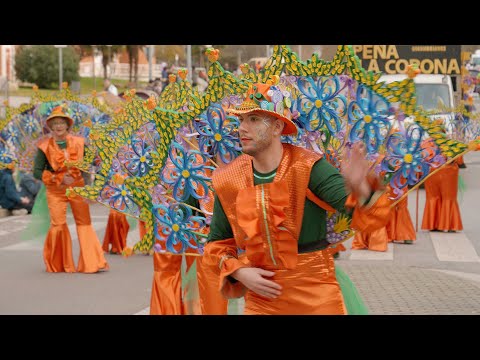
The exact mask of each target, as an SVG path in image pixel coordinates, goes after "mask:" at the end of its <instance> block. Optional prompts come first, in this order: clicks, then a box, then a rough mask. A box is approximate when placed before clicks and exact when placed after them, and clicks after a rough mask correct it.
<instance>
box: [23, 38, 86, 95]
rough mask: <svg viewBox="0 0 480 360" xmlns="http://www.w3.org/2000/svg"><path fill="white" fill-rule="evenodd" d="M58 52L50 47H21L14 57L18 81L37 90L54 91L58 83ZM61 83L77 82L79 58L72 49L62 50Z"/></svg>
mask: <svg viewBox="0 0 480 360" xmlns="http://www.w3.org/2000/svg"><path fill="white" fill-rule="evenodd" d="M58 52H59V50H58V49H57V48H55V47H54V46H52V45H33V46H23V47H21V48H20V49H19V51H18V53H17V54H16V56H15V72H16V74H17V77H18V79H19V80H20V81H24V82H29V83H33V84H36V85H37V86H38V87H39V88H44V89H55V88H58V82H59V78H58V77H59V68H58V67H59V59H58V56H59V55H58ZM62 63H63V66H62V67H63V81H65V82H68V83H71V82H72V81H75V80H79V75H78V68H79V63H80V57H79V56H78V54H77V53H76V52H75V50H74V49H73V48H72V47H70V46H69V47H66V48H64V49H62Z"/></svg>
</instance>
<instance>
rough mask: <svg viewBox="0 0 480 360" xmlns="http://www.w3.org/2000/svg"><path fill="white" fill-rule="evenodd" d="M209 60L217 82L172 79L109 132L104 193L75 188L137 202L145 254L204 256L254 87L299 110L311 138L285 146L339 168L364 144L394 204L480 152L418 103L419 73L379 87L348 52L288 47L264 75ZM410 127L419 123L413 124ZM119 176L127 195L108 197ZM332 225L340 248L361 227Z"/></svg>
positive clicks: (129, 107) (132, 106)
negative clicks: (198, 84)
mask: <svg viewBox="0 0 480 360" xmlns="http://www.w3.org/2000/svg"><path fill="white" fill-rule="evenodd" d="M207 56H208V58H209V60H210V61H211V62H212V63H211V66H210V67H209V70H208V76H209V79H210V81H209V84H208V86H207V88H206V90H205V92H204V93H202V94H199V93H198V92H197V91H196V90H194V89H192V87H191V85H190V84H189V83H188V82H186V81H185V78H186V73H185V72H183V70H182V71H181V72H180V73H179V77H180V81H177V79H176V78H173V77H172V79H171V82H170V85H169V86H168V87H167V89H166V90H165V91H164V92H163V93H162V95H161V96H160V98H159V99H158V101H155V100H154V99H149V100H146V101H140V100H136V99H134V97H133V94H130V96H129V95H128V94H127V96H126V98H127V104H126V106H125V108H124V109H122V110H121V111H120V112H118V113H117V114H116V115H115V116H114V119H113V121H112V122H111V123H110V124H109V125H107V126H106V127H105V129H104V131H103V132H101V133H99V134H98V135H97V140H96V141H95V146H98V153H99V154H100V157H101V159H102V168H101V169H100V171H99V172H98V174H97V176H96V180H95V183H94V185H93V186H91V187H88V186H87V187H85V188H82V189H75V191H76V192H77V193H78V194H80V195H82V196H85V197H88V198H90V199H95V200H97V201H100V202H103V203H107V205H109V206H117V204H122V205H121V206H122V209H121V210H120V211H130V210H128V209H133V208H132V207H130V208H129V207H127V206H126V201H123V200H117V198H115V199H114V200H113V201H110V200H109V201H107V199H106V198H102V196H103V195H101V194H106V195H108V196H110V197H112V196H116V197H118V194H119V193H120V195H121V194H122V191H123V193H124V194H126V195H127V194H128V196H129V198H128V199H129V201H130V202H131V203H134V204H135V206H136V207H135V210H134V212H133V213H132V212H130V213H131V214H133V215H135V214H139V215H138V217H139V218H141V219H142V220H144V221H145V222H146V227H147V235H145V237H144V239H142V241H141V242H140V243H138V244H136V246H135V249H136V250H138V251H141V252H147V251H150V250H151V249H152V248H153V246H154V245H155V244H156V245H155V246H156V247H157V249H161V251H169V252H173V253H182V252H193V253H201V244H202V241H203V240H202V238H203V237H204V235H202V234H203V233H204V231H203V230H202V229H203V228H202V226H203V225H204V224H208V221H209V215H210V214H211V208H212V200H211V199H212V197H213V193H212V191H211V186H210V179H211V176H210V173H211V171H212V166H213V167H215V166H217V164H216V163H215V161H219V159H220V160H221V161H222V162H229V161H231V160H232V159H233V158H235V157H236V156H238V154H239V153H240V147H239V144H238V138H237V137H236V136H237V135H236V129H237V126H238V125H237V123H236V122H235V120H234V119H233V118H230V117H228V116H226V115H225V109H226V108H228V107H233V106H235V105H238V104H239V103H240V102H241V101H242V99H243V97H244V96H245V93H246V91H247V89H248V85H249V84H250V83H252V82H257V81H259V82H264V83H270V84H273V85H276V87H275V89H274V90H273V92H275V94H273V93H272V99H273V98H275V99H273V100H274V102H275V105H274V106H277V105H278V106H287V107H289V108H290V111H291V113H292V114H293V121H294V122H295V123H296V125H297V127H298V128H299V132H298V134H297V135H296V136H295V137H292V136H288V137H284V138H283V141H286V142H290V143H294V144H296V145H299V146H304V147H307V148H310V149H312V150H313V151H316V152H319V153H322V154H324V155H325V157H326V159H327V160H328V161H330V162H331V163H332V164H333V165H334V166H336V167H337V168H340V167H341V161H342V158H346V157H348V156H349V151H350V149H351V148H352V146H353V144H355V143H357V142H362V143H364V144H365V146H366V148H367V152H368V155H367V156H368V160H369V162H370V166H371V171H372V172H376V173H378V174H381V175H384V177H385V181H386V183H387V185H388V186H389V187H390V188H391V194H392V204H393V202H394V201H398V199H399V198H400V196H404V195H405V193H406V192H407V191H408V190H407V189H411V188H412V187H414V186H417V185H418V184H419V183H420V182H422V181H423V180H424V179H425V178H426V176H427V175H428V174H431V173H432V172H433V171H436V170H437V169H439V168H440V167H441V166H442V165H443V164H444V163H446V162H448V161H451V160H452V159H453V158H454V157H456V156H460V155H461V154H463V153H465V152H466V151H468V146H467V144H466V143H464V142H462V141H458V140H455V139H452V138H449V137H448V136H447V135H446V134H445V133H443V132H442V131H441V127H440V126H439V125H438V124H436V123H434V122H432V121H431V116H430V114H428V113H426V112H425V111H424V110H423V109H422V108H419V107H417V104H416V96H415V84H414V82H413V79H412V77H409V78H407V79H406V80H404V81H401V82H394V83H391V84H385V83H381V82H379V78H380V76H381V74H380V73H374V72H371V71H366V70H365V69H363V68H362V67H361V65H360V61H359V59H358V57H357V56H356V55H355V54H354V52H353V49H352V47H351V46H339V48H338V51H337V53H336V55H335V57H334V58H333V60H332V61H324V60H322V59H320V58H318V56H317V55H313V56H312V58H311V59H309V60H307V61H305V62H302V61H300V60H299V59H298V57H297V55H296V54H295V53H294V52H292V51H291V50H290V49H289V48H288V47H287V46H275V47H274V51H273V55H272V57H271V58H270V59H269V60H268V61H267V64H266V66H265V67H264V69H263V70H262V71H260V72H259V73H256V72H255V71H253V70H252V69H250V68H249V67H248V66H246V65H244V66H242V75H241V76H240V78H235V77H234V76H233V75H232V74H231V73H229V72H226V71H224V70H223V68H222V67H221V66H220V64H219V63H218V61H217V60H218V50H215V49H208V50H207ZM282 89H283V90H282ZM277 98H278V99H277ZM277 100H278V101H277ZM275 109H276V108H275ZM406 119H409V122H413V125H410V126H407V121H406ZM147 124H150V125H147ZM140 133H143V134H144V135H142V136H140ZM427 137H428V138H429V139H430V140H429V141H428V142H424V141H423V138H427ZM114 159H116V161H118V162H119V163H120V164H121V165H120V167H121V169H122V173H121V175H118V176H117V175H114V172H112V169H113V168H114V167H115V166H116V165H114V162H113V160H114ZM112 174H113V175H112ZM114 176H115V179H117V182H121V183H122V186H123V185H124V186H125V189H120V188H118V189H117V190H115V191H113V190H112V191H110V192H106V191H105V188H106V187H107V186H112V185H111V181H110V180H111V179H112V177H114ZM120 176H121V179H123V180H121V179H120ZM114 183H115V181H114ZM127 190H128V191H127ZM107 193H108V194H107ZM113 194H115V195H113ZM402 194H403V195H402ZM187 209H189V210H187ZM197 216H200V218H195V217H197ZM327 225H328V226H327V228H328V234H327V238H328V239H329V241H330V242H332V243H335V242H339V241H342V240H345V239H346V238H348V237H349V236H351V234H352V231H351V229H350V226H349V219H348V218H346V217H345V216H343V215H341V214H339V213H330V214H329V218H328V224H327Z"/></svg>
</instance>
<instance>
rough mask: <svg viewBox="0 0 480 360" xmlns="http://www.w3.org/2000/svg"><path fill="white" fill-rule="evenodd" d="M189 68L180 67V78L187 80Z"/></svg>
mask: <svg viewBox="0 0 480 360" xmlns="http://www.w3.org/2000/svg"><path fill="white" fill-rule="evenodd" d="M187 74H188V70H187V69H185V68H182V69H178V76H180V79H182V80H185V79H186V78H187Z"/></svg>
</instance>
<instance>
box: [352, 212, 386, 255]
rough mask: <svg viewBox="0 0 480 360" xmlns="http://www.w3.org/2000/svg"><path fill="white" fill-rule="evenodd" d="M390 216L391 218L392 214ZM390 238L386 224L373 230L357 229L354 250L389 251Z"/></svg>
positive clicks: (353, 243)
mask: <svg viewBox="0 0 480 360" xmlns="http://www.w3.org/2000/svg"><path fill="white" fill-rule="evenodd" d="M388 216H389V218H390V219H391V215H388ZM390 240H391V239H390V237H389V236H388V232H387V227H386V226H383V227H381V228H380V229H376V230H374V231H372V232H363V231H356V232H355V237H354V239H353V242H352V250H372V251H387V250H388V243H389V242H390Z"/></svg>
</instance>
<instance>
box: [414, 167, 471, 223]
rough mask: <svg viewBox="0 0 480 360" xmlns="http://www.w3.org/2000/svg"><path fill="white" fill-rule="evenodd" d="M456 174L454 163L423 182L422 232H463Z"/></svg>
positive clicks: (456, 168)
mask: <svg viewBox="0 0 480 360" xmlns="http://www.w3.org/2000/svg"><path fill="white" fill-rule="evenodd" d="M458 172H459V169H458V165H457V163H456V162H455V161H454V162H452V163H450V164H448V165H445V166H444V167H443V168H442V169H440V170H438V171H437V172H436V173H434V174H433V175H431V176H429V177H428V178H427V180H425V194H426V200H425V210H424V212H423V221H422V229H423V230H441V231H460V230H463V224H462V217H461V215H460V208H459V206H458V201H457V192H458Z"/></svg>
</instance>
